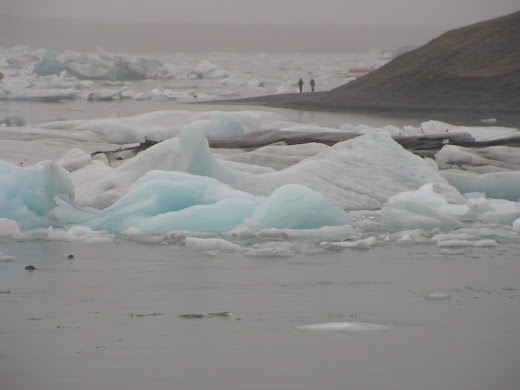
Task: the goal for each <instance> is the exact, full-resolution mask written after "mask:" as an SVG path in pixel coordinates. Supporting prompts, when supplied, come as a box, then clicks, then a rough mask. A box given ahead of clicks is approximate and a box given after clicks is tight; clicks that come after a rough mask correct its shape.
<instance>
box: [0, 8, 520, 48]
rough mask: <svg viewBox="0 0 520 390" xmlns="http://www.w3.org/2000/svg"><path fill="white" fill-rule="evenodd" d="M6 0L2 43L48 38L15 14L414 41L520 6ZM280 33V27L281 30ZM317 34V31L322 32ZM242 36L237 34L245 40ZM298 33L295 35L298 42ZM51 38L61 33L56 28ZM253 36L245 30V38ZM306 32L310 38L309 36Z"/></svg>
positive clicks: (72, 27) (330, 39)
mask: <svg viewBox="0 0 520 390" xmlns="http://www.w3.org/2000/svg"><path fill="white" fill-rule="evenodd" d="M0 2H1V3H2V5H1V6H0V16H2V17H3V21H4V23H3V24H4V27H3V28H2V26H0V33H3V34H4V37H3V38H2V37H0V45H6V44H9V43H16V44H18V43H27V44H31V43H32V42H19V40H20V39H22V40H26V39H27V36H29V38H31V35H30V34H31V33H32V35H33V38H34V39H35V41H36V42H37V43H36V44H39V45H42V44H45V42H40V41H41V40H42V39H44V37H45V36H46V32H45V31H43V30H42V28H41V26H40V27H38V28H39V29H37V27H36V25H35V27H34V29H33V30H34V31H31V28H30V26H29V27H26V26H25V25H23V26H22V25H21V24H20V23H19V22H18V21H16V23H15V22H14V20H16V18H10V17H24V18H26V17H31V18H32V17H35V18H44V19H45V18H59V19H64V20H67V19H69V20H70V19H75V20H77V19H81V20H84V21H85V20H86V21H89V23H92V21H95V20H98V21H103V22H104V23H105V27H103V28H106V23H107V22H108V21H114V22H115V21H135V22H138V21H141V22H161V21H162V22H169V23H170V24H171V25H172V28H173V25H174V24H175V23H174V22H175V21H178V22H191V23H199V24H200V23H202V24H208V23H211V24H222V25H236V24H243V25H246V26H251V25H257V24H258V25H265V24H275V25H282V26H288V25H309V24H315V25H318V26H329V30H330V31H328V32H327V31H324V32H323V36H324V38H325V35H326V34H329V37H327V39H328V40H329V41H330V42H332V39H334V38H335V39H337V40H338V41H339V38H338V37H337V35H340V36H342V35H346V34H348V35H349V38H350V40H351V42H353V41H354V39H353V37H352V35H353V34H355V31H356V30H355V29H354V27H355V26H359V29H358V30H357V31H359V32H360V37H359V39H362V35H364V36H367V35H369V34H376V35H377V34H379V35H380V36H381V42H380V43H381V44H382V45H383V44H385V42H386V41H385V40H384V39H383V38H387V41H388V39H389V37H384V35H385V34H386V32H388V34H390V32H391V30H390V29H387V30H385V28H387V27H388V26H390V28H393V29H394V30H392V31H397V30H396V28H397V27H398V28H399V29H401V30H400V31H401V33H400V35H399V34H397V32H396V33H395V34H396V35H395V38H394V41H403V44H404V45H406V44H409V43H411V42H412V41H413V39H414V38H415V40H416V41H418V42H417V43H420V42H421V41H423V40H424V39H426V38H427V37H428V38H431V39H433V38H434V37H435V35H437V34H438V33H441V32H444V31H446V30H448V29H452V28H455V27H462V26H465V25H468V24H471V23H475V22H479V21H483V20H486V19H491V18H494V17H497V16H501V15H505V14H509V13H512V12H515V11H518V10H519V9H520V4H519V3H518V0H428V1H426V0H357V1H355V0H0ZM10 20H13V21H12V22H10ZM127 24H128V23H127ZM330 25H335V26H343V27H342V28H344V29H345V30H344V31H345V34H343V33H341V30H338V29H337V28H336V30H334V29H330ZM114 26H115V24H114ZM119 26H121V24H120V25H119ZM150 26H151V24H150ZM372 26H376V27H377V29H378V30H374V31H372V30H370V29H371V27H372ZM50 27H51V26H49V28H50ZM55 28H57V27H55ZM60 28H62V29H63V28H64V27H63V26H62V27H60ZM65 28H68V27H65ZM346 28H349V30H346ZM96 29H97V28H95V27H92V28H91V29H90V31H92V32H93V33H94V32H95V30H96ZM127 29H128V27H127ZM87 30H88V29H87ZM215 31H216V30H215ZM236 31H240V30H236ZM279 31H281V30H279ZM295 31H296V30H295ZM302 31H304V30H302ZM319 31H320V29H319V28H315V30H313V34H314V35H316V34H319ZM385 31H386V32H385ZM162 33H163V34H164V32H162ZM215 33H216V32H215ZM293 33H294V32H293ZM68 34H69V35H72V36H73V37H74V36H77V34H75V33H74V26H70V31H69V33H68ZM98 34H99V32H98ZM150 34H151V32H150ZM230 34H231V33H230ZM239 34H240V33H239ZM239 34H238V35H239ZM248 34H249V36H248V38H247V39H248V40H249V41H252V37H253V36H252V35H251V34H252V33H251V32H248ZM280 34H281V33H280V32H279V36H280ZM432 34H434V36H432ZM235 35H237V34H235ZM273 35H274V34H273ZM294 35H300V34H299V33H298V34H294ZM309 35H310V33H309ZM314 35H310V36H311V37H314ZM414 35H417V36H416V37H415V36H414ZM6 36H7V37H6ZM150 36H152V35H150ZM280 37H281V36H280ZM17 38H19V39H18V40H17ZM62 38H63V37H62ZM71 38H72V37H71ZM185 38H186V39H188V37H185ZM240 38H241V37H238V36H237V42H238V40H239V39H240ZM281 38H283V37H281ZM297 38H298V37H297V36H295V37H294V39H295V42H296V41H297ZM38 39H40V41H38ZM48 39H49V40H51V39H54V38H52V34H50V35H49V38H48ZM81 39H82V41H85V40H86V39H88V37H87V36H84V35H83V36H82V37H81ZM92 39H93V38H92ZM201 39H202V38H201ZM245 39H246V38H245V37H242V40H245ZM275 39H276V38H275ZM305 39H307V40H309V38H308V37H306V38H305ZM156 41H157V40H156ZM228 41H229V39H228ZM405 41H408V42H405ZM378 43H379V42H378V41H377V40H372V41H371V42H370V43H367V44H378ZM317 44H319V42H317ZM295 47H296V46H295ZM216 49H217V50H218V49H219V48H218V47H216Z"/></svg>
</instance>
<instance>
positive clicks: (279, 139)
mask: <svg viewBox="0 0 520 390" xmlns="http://www.w3.org/2000/svg"><path fill="white" fill-rule="evenodd" d="M359 135H360V134H358V133H348V132H341V133H306V132H293V131H281V130H262V131H257V132H254V133H249V134H243V135H239V136H236V137H207V139H208V143H209V147H210V148H213V149H244V150H254V149H258V148H260V147H262V146H267V145H273V144H276V143H284V144H286V145H299V144H306V143H311V142H318V143H322V144H325V145H328V146H332V145H334V144H336V143H338V142H342V141H347V140H349V139H353V138H356V137H358V136H359ZM394 140H395V141H396V142H397V143H399V144H400V145H401V146H402V147H403V148H405V149H406V150H408V151H410V152H412V153H414V154H417V155H419V156H421V157H433V156H434V155H435V153H437V152H438V151H439V150H441V149H442V147H443V146H444V145H446V144H450V145H458V146H463V147H466V148H485V147H488V146H499V145H503V146H511V147H520V136H513V137H508V138H502V139H498V140H492V141H480V142H479V141H475V139H474V138H473V137H472V136H471V135H470V134H468V133H443V134H424V135H413V136H396V137H394ZM156 143H157V141H152V140H148V139H147V140H145V141H144V142H142V143H141V144H139V145H137V146H133V147H130V148H125V149H118V150H114V151H100V152H94V153H92V156H94V155H96V154H105V155H106V156H107V158H108V161H109V163H110V162H112V161H115V160H125V159H128V158H132V157H133V156H135V155H136V154H137V153H139V152H141V151H143V150H146V149H148V148H149V147H151V146H153V145H155V144H156Z"/></svg>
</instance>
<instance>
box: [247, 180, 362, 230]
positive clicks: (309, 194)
mask: <svg viewBox="0 0 520 390" xmlns="http://www.w3.org/2000/svg"><path fill="white" fill-rule="evenodd" d="M351 224H352V219H351V218H350V216H349V215H348V214H347V213H346V212H345V211H344V210H342V209H340V208H339V207H337V206H335V205H333V204H332V203H330V202H329V201H328V200H327V199H326V198H325V197H324V196H323V195H322V194H320V193H319V192H317V191H313V190H311V189H310V188H308V187H305V186H303V185H298V184H287V185H285V186H283V187H280V188H278V189H277V190H275V191H274V192H273V193H272V194H271V195H270V196H269V198H268V199H267V200H266V201H265V202H263V203H262V205H260V206H259V207H258V208H257V209H256V211H255V213H254V214H253V215H252V216H251V218H249V219H248V221H247V222H246V226H247V227H249V228H250V229H251V230H252V231H259V230H262V229H268V228H277V229H317V228H320V227H322V226H342V225H351Z"/></svg>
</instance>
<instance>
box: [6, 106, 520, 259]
mask: <svg viewBox="0 0 520 390" xmlns="http://www.w3.org/2000/svg"><path fill="white" fill-rule="evenodd" d="M439 123H440V122H437V123H436V125H437V126H438V127H441V126H444V125H439ZM275 125H276V126H278V127H279V128H282V129H283V128H286V129H287V130H288V131H296V130H297V131H302V130H301V129H304V130H305V129H307V130H308V131H312V132H319V131H322V132H331V129H330V128H320V127H318V126H310V125H309V126H294V124H290V123H288V122H287V121H285V122H284V120H283V118H280V117H279V116H277V115H274V114H272V113H268V112H255V111H243V112H218V111H212V112H190V111H160V112H152V113H148V114H144V115H138V116H135V117H126V118H110V119H100V120H82V121H60V122H50V123H46V124H43V125H40V126H38V127H29V126H21V127H17V131H19V132H21V133H24V132H27V133H37V134H39V135H40V136H42V137H45V136H51V135H52V137H61V136H63V137H68V138H69V139H71V140H76V141H77V142H78V145H79V146H81V141H82V140H85V139H97V140H99V141H105V142H111V143H118V144H121V145H123V144H127V143H137V142H141V141H143V139H146V138H147V137H149V138H150V139H154V140H155V141H160V142H158V143H157V144H155V145H154V146H152V147H150V148H148V149H146V150H144V151H142V152H140V153H138V154H136V155H135V156H130V155H129V156H128V157H125V158H124V159H123V160H122V161H117V163H115V162H110V161H109V160H107V159H106V158H104V155H103V154H97V155H90V154H88V153H85V152H84V151H82V150H81V149H80V148H75V149H71V150H70V151H69V152H68V153H66V154H65V155H63V156H58V157H59V158H57V159H56V160H55V161H42V162H40V163H38V164H36V165H33V166H19V165H15V164H13V163H8V162H1V163H0V189H1V191H0V232H1V234H2V235H4V236H10V237H15V238H18V239H27V238H33V239H34V238H38V239H53V240H71V241H74V240H82V241H87V242H106V241H109V242H110V241H112V240H114V239H116V238H117V237H120V238H121V239H136V237H140V240H145V241H146V242H153V243H157V242H162V241H166V242H174V243H178V242H181V243H184V244H185V245H187V246H190V247H193V248H197V249H202V250H204V251H206V252H208V254H210V253H211V254H213V253H218V252H226V251H227V252H242V253H246V254H247V255H250V256H273V257H284V256H290V255H292V254H294V253H299V252H311V253H313V252H314V251H323V250H343V249H345V248H352V249H368V248H371V247H372V246H374V245H380V244H383V243H388V242H395V243H397V244H399V245H408V244H410V243H428V242H429V243H432V244H434V245H436V246H438V247H441V248H454V247H469V248H485V247H492V246H495V245H497V244H498V243H500V242H503V241H505V242H518V238H519V231H520V203H519V202H518V200H519V198H520V190H519V188H518V186H517V182H518V181H519V180H518V172H519V171H520V170H519V169H518V167H519V165H520V164H518V162H520V157H519V156H518V154H517V152H516V150H514V148H507V147H501V149H490V150H488V151H483V152H481V155H479V156H477V155H475V152H474V151H471V150H466V149H464V148H458V147H452V146H450V145H446V146H445V147H444V148H443V149H442V150H441V151H440V152H439V153H438V154H437V155H436V158H435V161H434V160H431V159H423V158H421V157H419V156H417V155H414V154H412V153H411V152H409V151H407V150H405V149H404V148H403V147H401V146H400V145H399V144H398V143H397V142H396V141H394V139H393V138H392V135H394V136H395V135H402V134H400V132H399V131H397V130H399V129H397V130H396V128H394V127H385V128H379V129H376V128H371V127H370V126H363V127H362V131H361V132H360V133H361V135H360V136H358V137H356V138H353V139H350V140H348V141H344V142H339V143H337V144H335V145H334V146H331V147H329V146H325V145H323V144H308V145H306V146H305V147H303V145H300V146H298V147H295V146H287V145H283V144H277V145H270V146H269V147H265V148H262V150H260V149H257V150H255V151H247V150H239V149H237V150H234V151H233V152H232V153H231V151H228V152H225V151H223V150H212V149H211V148H210V147H209V144H208V141H207V139H206V137H208V136H212V137H229V136H235V135H243V134H249V133H252V132H256V131H259V130H264V129H267V128H272V127H273V126H275ZM432 126H434V124H432V123H429V124H427V125H425V126H423V127H424V128H427V127H432ZM345 128H352V126H349V125H348V124H345V125H344V126H341V128H340V129H332V130H335V131H345V130H342V129H345ZM309 129H312V130H309ZM401 130H402V131H403V132H408V133H413V132H421V131H423V130H421V129H418V128H414V129H411V128H407V129H401ZM469 130H471V129H469ZM479 131H480V130H479ZM511 132H512V130H511V129H510V130H508V132H507V133H508V134H507V135H506V136H510V134H511ZM505 133H506V132H505V131H504V134H505ZM482 153H484V154H485V156H487V157H485V158H484V157H483V154H482ZM269 154H270V155H273V154H275V155H278V156H281V155H283V156H284V159H279V161H280V163H278V165H276V164H275V165H273V164H272V163H270V161H269V160H270V158H269ZM468 154H470V155H471V158H469V157H468ZM501 155H502V156H506V158H505V160H507V161H504V159H501V158H500V156H501ZM482 159H484V160H482ZM282 161H283V162H282ZM456 161H465V164H472V165H471V166H473V167H475V166H479V164H485V165H486V166H487V169H486V170H485V172H484V173H478V172H475V170H467V169H461V168H460V164H459V165H457V163H456ZM150 235H155V236H157V237H156V238H148V239H144V238H143V237H145V236H150ZM179 240H180V241H179Z"/></svg>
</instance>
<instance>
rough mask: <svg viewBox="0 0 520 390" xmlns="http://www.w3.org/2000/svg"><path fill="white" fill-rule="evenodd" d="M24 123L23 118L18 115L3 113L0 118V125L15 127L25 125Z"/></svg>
mask: <svg viewBox="0 0 520 390" xmlns="http://www.w3.org/2000/svg"><path fill="white" fill-rule="evenodd" d="M26 124H27V122H25V119H23V118H22V117H21V116H18V115H5V116H3V117H2V118H0V126H7V127H17V126H25V125H26Z"/></svg>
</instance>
